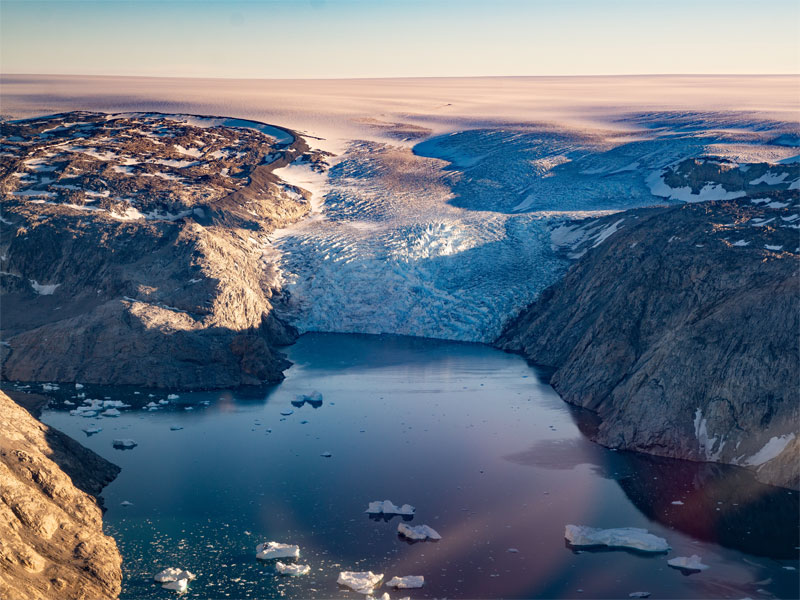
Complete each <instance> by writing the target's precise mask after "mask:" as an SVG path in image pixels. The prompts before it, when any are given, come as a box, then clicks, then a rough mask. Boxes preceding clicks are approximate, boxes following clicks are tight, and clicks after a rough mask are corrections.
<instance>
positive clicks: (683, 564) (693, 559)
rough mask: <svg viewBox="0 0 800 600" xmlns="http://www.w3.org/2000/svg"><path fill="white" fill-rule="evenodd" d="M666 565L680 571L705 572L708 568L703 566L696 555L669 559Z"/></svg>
mask: <svg viewBox="0 0 800 600" xmlns="http://www.w3.org/2000/svg"><path fill="white" fill-rule="evenodd" d="M667 564H668V565H669V566H670V567H674V568H676V569H681V570H682V571H705V570H706V569H707V568H708V565H704V564H703V562H702V561H701V560H700V557H699V556H697V554H692V555H691V556H677V557H675V558H671V559H669V560H668V561H667Z"/></svg>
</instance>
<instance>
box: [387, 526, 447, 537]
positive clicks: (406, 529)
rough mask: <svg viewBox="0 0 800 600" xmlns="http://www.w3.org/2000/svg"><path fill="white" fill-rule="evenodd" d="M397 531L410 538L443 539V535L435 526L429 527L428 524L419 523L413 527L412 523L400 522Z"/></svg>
mask: <svg viewBox="0 0 800 600" xmlns="http://www.w3.org/2000/svg"><path fill="white" fill-rule="evenodd" d="M397 533H399V534H400V535H402V536H403V537H406V538H408V539H410V540H418V541H422V540H440V539H442V536H440V535H439V533H438V532H437V531H436V530H435V529H434V528H433V527H428V526H427V525H417V526H416V527H412V526H410V525H406V524H405V523H399V524H398V525H397Z"/></svg>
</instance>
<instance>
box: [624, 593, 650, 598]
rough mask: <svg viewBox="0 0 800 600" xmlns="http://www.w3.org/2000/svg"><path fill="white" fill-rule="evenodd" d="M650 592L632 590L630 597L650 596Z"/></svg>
mask: <svg viewBox="0 0 800 600" xmlns="http://www.w3.org/2000/svg"><path fill="white" fill-rule="evenodd" d="M649 597H650V592H631V593H630V594H628V598H649Z"/></svg>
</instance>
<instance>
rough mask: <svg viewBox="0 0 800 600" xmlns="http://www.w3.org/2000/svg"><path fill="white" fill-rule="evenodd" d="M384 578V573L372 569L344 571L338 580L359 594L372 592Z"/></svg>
mask: <svg viewBox="0 0 800 600" xmlns="http://www.w3.org/2000/svg"><path fill="white" fill-rule="evenodd" d="M382 579H383V573H373V572H372V571H342V572H341V573H339V579H337V580H336V582H337V583H338V584H339V585H344V586H347V587H349V588H350V589H351V590H354V591H356V592H358V593H359V594H371V593H372V590H374V589H375V588H376V587H377V586H378V585H380V583H381V580H382Z"/></svg>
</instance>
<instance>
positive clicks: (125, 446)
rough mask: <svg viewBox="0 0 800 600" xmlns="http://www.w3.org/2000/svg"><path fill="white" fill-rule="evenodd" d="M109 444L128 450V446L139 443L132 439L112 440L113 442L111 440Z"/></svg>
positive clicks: (134, 445)
mask: <svg viewBox="0 0 800 600" xmlns="http://www.w3.org/2000/svg"><path fill="white" fill-rule="evenodd" d="M111 445H112V446H114V448H118V449H121V450H129V449H130V448H135V447H136V446H138V445H139V444H137V443H136V442H135V441H133V440H114V441H113V442H111Z"/></svg>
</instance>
